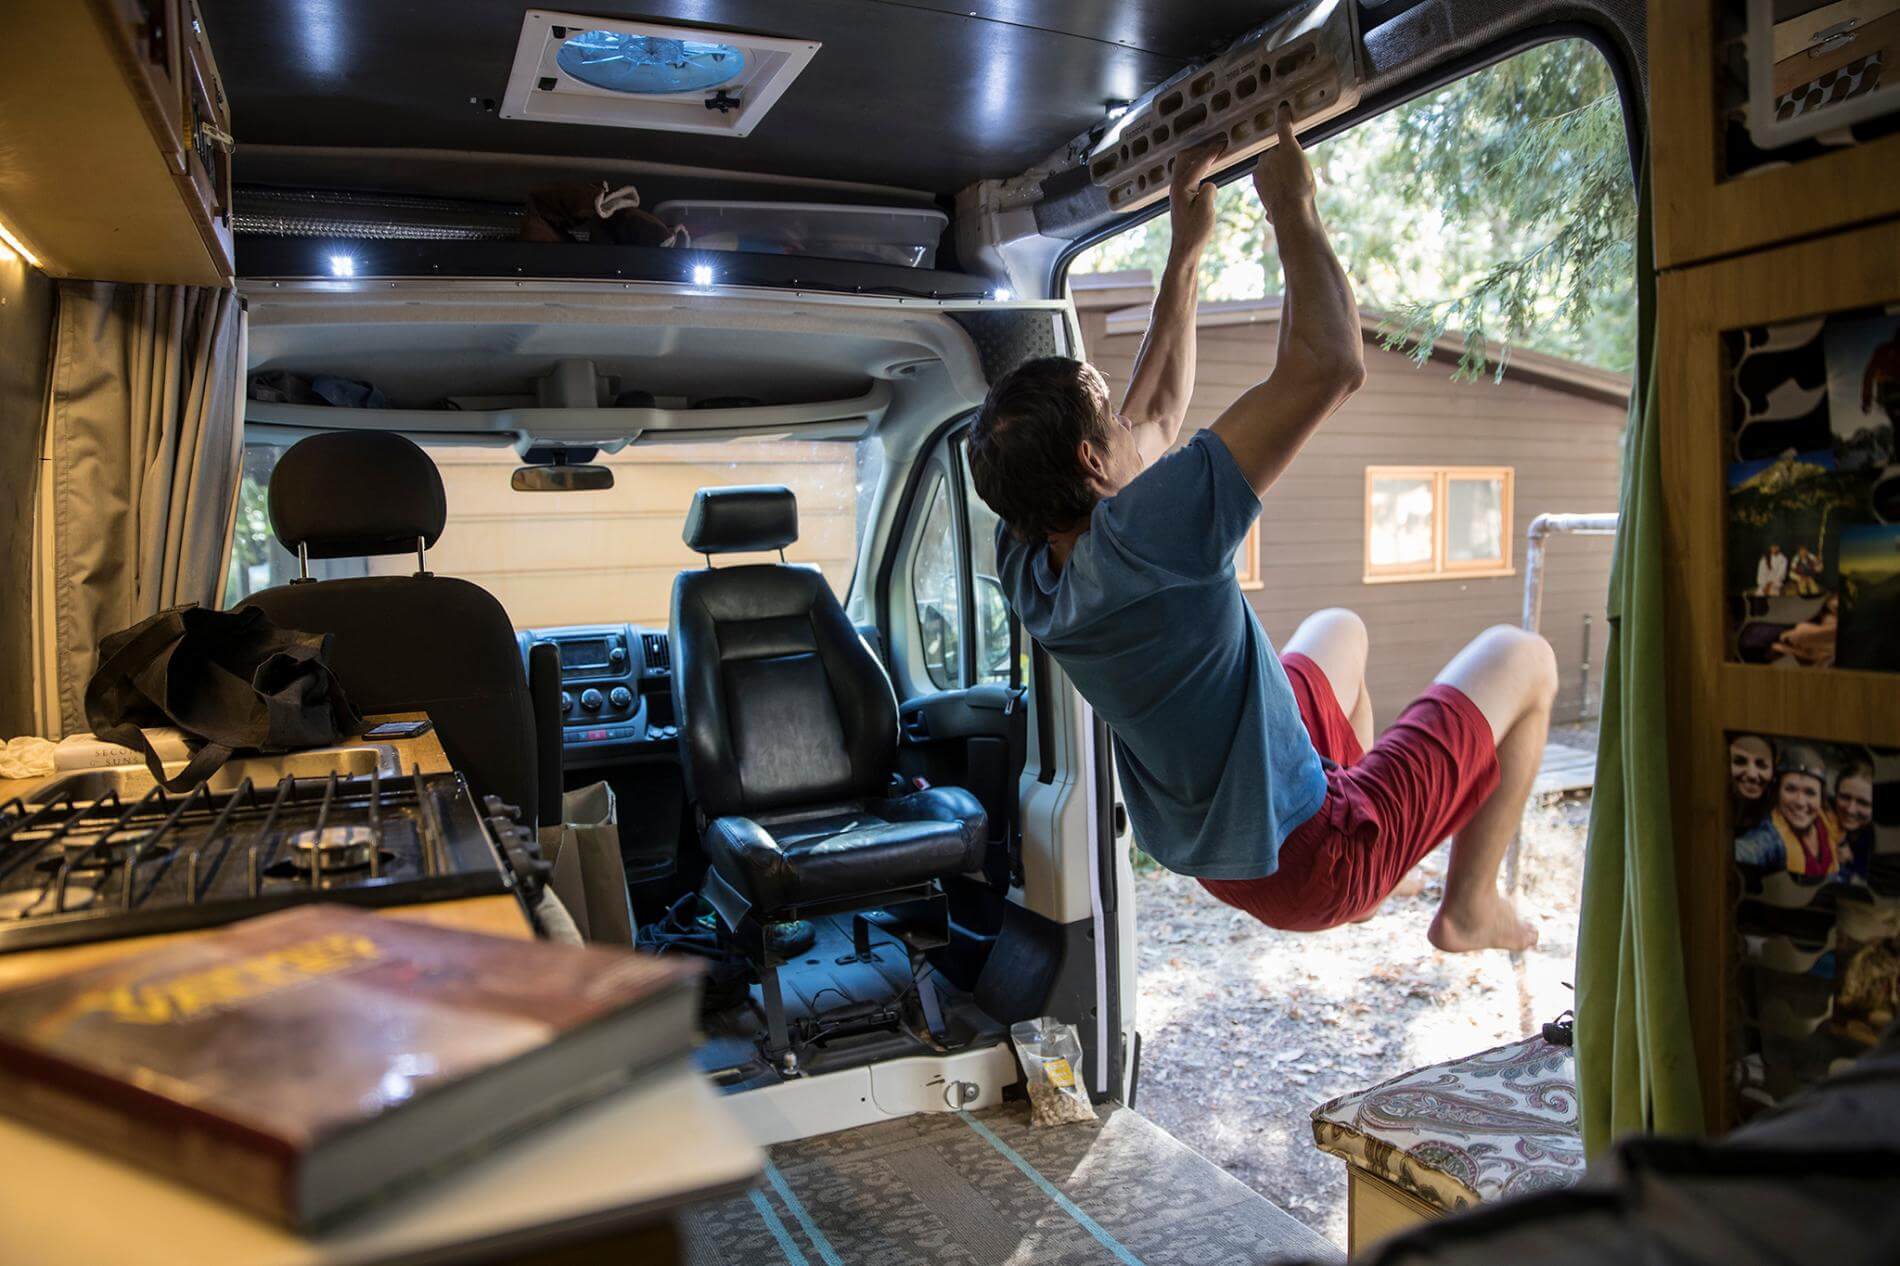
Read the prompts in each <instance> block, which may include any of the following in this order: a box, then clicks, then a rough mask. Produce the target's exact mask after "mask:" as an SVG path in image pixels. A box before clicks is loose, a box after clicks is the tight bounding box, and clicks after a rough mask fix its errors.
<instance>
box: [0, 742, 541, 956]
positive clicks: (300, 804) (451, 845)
mask: <svg viewBox="0 0 1900 1266" xmlns="http://www.w3.org/2000/svg"><path fill="white" fill-rule="evenodd" d="M40 794H43V795H46V796H47V797H48V798H46V799H44V800H19V799H16V800H10V801H7V802H6V803H5V804H0V953H5V952H8V951H13V950H21V949H29V948H39V947H43V946H49V945H63V944H70V943H73V942H77V941H92V940H104V939H108V938H113V937H124V936H145V935H149V934H152V933H157V932H174V931H180V930H184V929H190V928H200V927H209V926H212V925H214V924H219V923H230V922H234V921H235V920H238V919H244V918H249V917H250V916H252V915H255V914H263V913H265V912H266V911H270V910H278V909H282V908H283V907H285V906H291V905H296V904H299V903H301V902H306V901H342V902H347V903H349V904H352V905H365V906H384V905H407V904H411V903H415V902H425V901H443V900H448V899H452V898H459V897H478V896H488V895H494V894H498V893H505V892H509V891H511V890H512V889H514V888H515V887H516V885H515V883H514V880H513V870H512V868H511V867H510V865H509V863H508V861H507V860H506V858H505V857H504V855H503V854H502V853H501V852H500V851H499V850H498V849H497V848H496V845H495V842H494V839H495V837H494V835H493V834H492V833H491V828H490V822H489V821H487V820H485V819H484V816H483V814H482V813H481V811H480V810H479V809H477V807H476V805H475V801H474V798H473V797H472V796H471V795H470V794H469V790H468V785H467V783H466V782H465V781H464V780H463V778H462V776H461V775H460V774H452V773H450V774H425V773H422V772H421V771H420V770H417V771H414V772H412V773H409V774H403V775H395V776H389V775H385V774H383V773H381V772H380V771H372V772H370V773H368V774H361V775H354V776H344V775H340V774H336V773H331V774H330V775H328V776H327V777H321V778H297V777H289V776H287V777H285V778H283V779H281V780H280V781H278V782H276V783H275V784H270V783H265V784H262V785H259V784H256V783H253V782H252V781H251V780H250V779H249V778H246V779H244V780H243V781H241V782H240V783H239V784H238V785H237V786H236V787H235V788H234V789H232V790H228V791H212V790H210V789H209V787H199V788H198V789H197V790H195V791H190V792H184V793H178V794H172V793H168V792H166V791H164V790H162V789H160V788H157V787H154V788H153V789H152V790H150V791H147V792H145V793H144V794H143V795H137V796H133V795H130V794H126V795H121V793H120V792H118V791H107V792H105V793H104V794H103V795H98V796H95V797H88V796H85V795H82V794H79V792H78V791H77V790H75V789H74V788H72V787H71V786H68V787H67V788H65V789H61V788H59V787H57V786H53V787H49V789H48V790H47V791H45V792H42V793H40ZM511 825H512V824H509V823H506V822H505V821H502V822H497V823H496V824H495V826H496V828H497V829H501V830H503V831H504V832H508V831H509V828H510V827H511Z"/></svg>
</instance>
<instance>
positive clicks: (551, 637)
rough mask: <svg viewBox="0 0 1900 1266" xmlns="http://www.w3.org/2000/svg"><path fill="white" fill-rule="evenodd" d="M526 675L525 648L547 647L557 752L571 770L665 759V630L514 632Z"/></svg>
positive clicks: (669, 708)
mask: <svg viewBox="0 0 1900 1266" xmlns="http://www.w3.org/2000/svg"><path fill="white" fill-rule="evenodd" d="M515 641H516V643H517V644H518V645H519V646H520V648H521V661H522V665H523V668H524V671H525V668H526V665H527V661H528V651H529V648H531V647H532V646H534V645H535V644H536V643H538V642H550V643H552V644H553V645H554V647H555V648H556V649H557V650H558V651H559V652H560V656H561V747H562V753H563V757H564V759H565V761H566V763H567V764H569V765H605V764H611V763H613V762H615V761H617V760H621V759H623V758H626V757H632V756H645V755H651V754H654V753H656V752H662V751H663V752H666V753H671V752H672V750H673V745H674V741H675V740H676V739H677V738H678V737H679V728H678V726H677V725H676V724H675V723H674V718H673V693H672V692H673V663H672V648H671V647H670V646H669V644H668V642H667V636H666V630H665V629H647V628H640V627H639V626H637V625H632V624H570V625H563V626H561V627H558V628H540V629H519V630H517V631H516V633H515Z"/></svg>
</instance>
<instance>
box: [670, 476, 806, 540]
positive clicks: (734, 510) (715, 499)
mask: <svg viewBox="0 0 1900 1266" xmlns="http://www.w3.org/2000/svg"><path fill="white" fill-rule="evenodd" d="M680 535H681V537H682V538H684V540H685V541H686V544H687V546H688V547H689V548H690V549H691V550H692V551H693V552H694V553H695V554H746V553H756V552H757V551H760V550H774V549H784V548H785V547H786V546H787V545H790V544H791V543H792V542H793V541H795V540H797V539H798V498H797V497H794V496H793V495H792V490H791V489H790V488H785V487H781V486H778V485H748V486H745V487H737V488H701V489H700V490H699V491H698V492H696V493H694V494H693V508H692V509H690V510H688V511H687V512H686V530H685V531H684V532H682V533H680Z"/></svg>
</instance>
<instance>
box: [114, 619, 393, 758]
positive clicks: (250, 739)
mask: <svg viewBox="0 0 1900 1266" xmlns="http://www.w3.org/2000/svg"><path fill="white" fill-rule="evenodd" d="M329 657H330V635H329V634H327V633H323V634H318V633H301V632H298V631H297V630H296V629H280V628H278V627H277V626H276V625H274V624H272V623H271V622H270V620H269V619H268V618H267V617H266V616H265V615H264V613H263V612H262V611H261V610H259V609H258V608H256V607H240V608H239V609H238V610H236V611H212V610H209V609H207V608H205V607H201V606H199V605H198V604H196V603H187V604H186V605H184V606H182V607H172V608H170V609H169V610H166V611H160V612H159V613H158V614H157V615H154V616H151V617H150V618H148V619H145V620H141V621H140V622H139V623H137V624H135V625H133V626H132V627H131V628H129V629H125V630H122V631H120V632H118V633H113V634H109V635H108V636H107V637H105V638H104V639H103V640H102V641H101V642H100V643H99V669H98V671H97V672H95V673H93V675H92V680H91V681H89V682H87V683H86V721H87V723H88V724H90V725H91V726H92V732H93V733H94V734H96V735H98V736H99V737H100V738H102V739H107V740H109V741H111V742H114V743H117V744H119V745H120V746H121V747H129V748H131V749H133V750H134V751H139V752H144V753H145V764H146V767H147V768H148V769H150V770H151V771H152V777H154V778H156V779H157V780H158V781H159V784H160V785H161V786H163V787H164V788H165V789H166V790H167V791H188V790H190V789H191V788H193V787H196V786H197V785H198V784H199V783H202V782H203V781H204V780H205V779H207V778H209V777H210V776H211V775H212V774H213V773H215V772H217V770H218V768H219V766H221V765H223V764H224V762H225V761H227V760H229V759H230V758H231V756H232V754H233V753H235V752H238V751H259V752H282V751H289V750H291V749H293V748H300V747H323V746H326V745H328V744H331V743H335V742H337V741H338V740H340V739H343V738H347V737H349V736H350V735H353V734H358V733H361V732H362V728H363V718H362V717H360V716H358V715H357V713H356V709H354V708H352V707H351V706H350V701H349V699H348V698H346V697H345V695H344V693H343V687H342V685H341V683H339V682H338V681H337V679H336V674H335V673H333V672H331V671H330V665H329V662H328V661H329ZM146 725H153V726H157V725H175V726H177V727H178V728H179V729H181V730H184V731H185V732H186V733H187V734H190V735H194V736H196V737H198V738H201V739H203V740H204V746H203V747H201V748H199V749H198V750H197V751H196V752H194V753H193V754H192V757H191V761H190V763H189V764H188V765H186V766H185V770H184V772H183V773H181V774H180V775H178V777H176V778H172V779H167V778H166V777H165V767H164V764H163V762H161V761H160V760H159V757H158V753H157V752H156V751H154V750H152V744H151V742H150V741H149V740H148V739H147V738H146V737H145V734H144V733H143V731H142V730H141V729H140V728H139V727H141V726H146Z"/></svg>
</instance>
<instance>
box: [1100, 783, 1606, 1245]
mask: <svg viewBox="0 0 1900 1266" xmlns="http://www.w3.org/2000/svg"><path fill="white" fill-rule="evenodd" d="M1588 818H1589V800H1588V797H1587V795H1584V796H1573V797H1571V798H1568V799H1562V800H1557V801H1555V802H1553V803H1548V804H1542V805H1538V804H1533V805H1532V806H1531V808H1530V809H1529V810H1527V811H1526V813H1525V820H1524V827H1523V833H1522V835H1521V837H1520V838H1521V841H1522V844H1521V846H1522V849H1523V853H1522V858H1521V863H1520V868H1519V874H1520V877H1521V878H1520V882H1521V884H1522V893H1521V896H1520V906H1521V908H1522V909H1523V911H1524V912H1525V913H1526V914H1527V915H1529V916H1530V917H1531V918H1532V919H1533V920H1534V921H1535V922H1536V924H1537V927H1538V932H1539V937H1540V944H1539V946H1538V948H1537V949H1536V950H1534V951H1532V952H1531V953H1529V954H1527V955H1525V956H1523V961H1522V963H1521V964H1514V963H1513V962H1512V959H1511V956H1510V955H1508V954H1505V953H1504V952H1502V951H1497V950H1493V951H1487V952H1484V953H1479V954H1442V953H1440V952H1438V951H1437V950H1435V949H1433V948H1432V946H1431V945H1430V943H1429V942H1427V941H1426V939H1425V929H1426V927H1427V925H1428V924H1429V923H1430V922H1431V916H1432V912H1433V911H1434V910H1435V909H1436V908H1437V904H1438V898H1439V895H1440V892H1441V891H1442V888H1441V877H1442V875H1443V854H1444V850H1442V849H1441V850H1439V852H1438V853H1436V854H1434V855H1433V856H1432V857H1431V858H1428V859H1427V860H1426V863H1425V865H1424V866H1423V867H1422V868H1421V869H1422V870H1423V871H1424V872H1425V878H1426V884H1425V889H1424V891H1423V892H1422V893H1420V894H1419V895H1418V896H1416V897H1394V898H1392V899H1391V900H1389V901H1388V902H1387V903H1386V906H1385V909H1384V910H1383V911H1381V912H1380V914H1379V915H1378V916H1376V917H1375V918H1373V919H1372V920H1371V921H1369V922H1367V923H1362V924H1357V925H1353V926H1350V927H1344V928H1335V929H1333V930H1332V931H1329V932H1320V933H1307V934H1297V933H1284V932H1276V931H1274V930H1272V929H1270V928H1266V927H1262V926H1261V925H1260V924H1259V923H1256V922H1255V921H1254V920H1253V919H1251V918H1249V917H1248V916H1246V915H1244V914H1241V913H1240V912H1239V911H1236V910H1232V909H1230V908H1228V907H1227V906H1224V905H1221V904H1220V903H1219V902H1217V901H1215V900H1214V899H1213V898H1212V897H1210V896H1208V895H1207V893H1206V892H1205V891H1204V890H1203V889H1202V888H1201V887H1200V885H1199V884H1197V883H1195V882H1194V881H1193V880H1191V879H1183V878H1181V877H1180V876H1178V875H1172V874H1169V873H1167V872H1165V871H1161V870H1158V869H1144V870H1142V871H1141V872H1139V873H1138V874H1137V877H1136V884H1135V900H1136V903H1137V904H1136V908H1135V917H1136V920H1137V926H1138V928H1139V932H1140V943H1139V948H1138V951H1137V952H1138V956H1139V959H1138V961H1139V968H1140V985H1139V988H1140V996H1139V1002H1138V1011H1137V1017H1136V1025H1137V1028H1138V1029H1139V1030H1140V1032H1141V1039H1142V1047H1141V1081H1140V1087H1139V1091H1138V1094H1137V1098H1136V1107H1137V1108H1138V1109H1139V1110H1140V1111H1141V1112H1142V1113H1143V1114H1145V1115H1147V1116H1148V1117H1150V1118H1152V1119H1153V1120H1154V1121H1156V1122H1157V1123H1158V1124H1160V1125H1161V1126H1162V1127H1163V1128H1165V1129H1167V1130H1168V1131H1170V1132H1171V1133H1173V1134H1175V1135H1176V1136H1178V1137H1180V1138H1181V1139H1184V1140H1186V1141H1187V1142H1189V1143H1191V1144H1192V1145H1193V1146H1195V1147H1196V1148H1198V1149H1199V1150H1200V1151H1201V1152H1203V1153H1204V1154H1206V1155H1207V1156H1208V1157H1209V1158H1210V1159H1211V1160H1213V1161H1214V1162H1215V1163H1216V1164H1217V1165H1220V1166H1221V1167H1222V1168H1223V1169H1226V1170H1227V1171H1228V1172H1230V1173H1232V1174H1233V1175H1234V1176H1235V1177H1237V1178H1239V1179H1240V1180H1241V1181H1243V1182H1245V1183H1247V1184H1248V1185H1249V1186H1251V1187H1252V1188H1253V1189H1254V1190H1256V1191H1258V1192H1260V1193H1261V1194H1262V1195H1264V1196H1266V1197H1267V1198H1268V1199H1270V1200H1272V1201H1273V1202H1274V1203H1275V1204H1277V1205H1279V1206H1280V1207H1281V1208H1283V1209H1285V1210H1287V1211H1288V1212H1289V1213H1291V1214H1293V1215H1294V1216H1295V1217H1297V1218H1298V1219H1300V1220H1301V1221H1302V1222H1304V1223H1306V1224H1307V1225H1308V1226H1310V1227H1312V1228H1313V1229H1315V1230H1317V1231H1319V1232H1320V1233H1321V1234H1323V1235H1325V1236H1327V1237H1328V1238H1329V1239H1331V1240H1332V1241H1333V1242H1334V1243H1336V1244H1339V1245H1341V1246H1343V1245H1344V1244H1345V1242H1346V1183H1345V1174H1344V1168H1343V1164H1342V1162H1340V1161H1339V1160H1337V1159H1335V1158H1334V1157H1331V1156H1328V1155H1326V1154H1324V1153H1322V1152H1320V1151H1319V1150H1318V1149H1317V1148H1315V1147H1314V1146H1313V1134H1312V1129H1311V1126H1310V1124H1309V1119H1308V1114H1309V1113H1310V1112H1311V1111H1312V1109H1313V1108H1314V1107H1316V1106H1318V1105H1319V1104H1321V1103H1323V1102H1325V1101H1326V1100H1328V1099H1331V1098H1333V1097H1335V1096H1337V1095H1341V1094H1345V1093H1347V1092H1348V1091H1353V1090H1358V1089H1361V1088H1363V1087H1366V1086H1369V1085H1372V1084H1374V1083H1375V1082H1379V1081H1383V1080H1385V1079H1386V1078H1388V1077H1394V1076H1397V1075H1398V1074H1400V1073H1402V1072H1405V1071H1407V1070H1409V1069H1412V1068H1417V1067H1419V1066H1421V1065H1424V1064H1431V1063H1436V1062H1438V1061H1440V1060H1446V1059H1452V1058H1455V1057H1457V1056H1461V1055H1468V1054H1471V1053H1473V1052H1475V1051H1480V1050H1483V1049H1485V1048H1487V1047H1490V1046H1496V1045H1498V1044H1500V1043H1503V1042H1508V1041H1512V1040H1514V1039H1516V1038H1518V1037H1519V1036H1521V1035H1522V1034H1523V1033H1525V1032H1526V1031H1534V1028H1535V1026H1536V1025H1540V1024H1542V1023H1543V1021H1545V1020H1550V1019H1555V1018H1556V1016H1557V1015H1558V1013H1560V1012H1562V1011H1564V1010H1566V1009H1567V1008H1569V1007H1570V1005H1571V1001H1572V999H1571V991H1570V989H1569V987H1568V983H1567V982H1569V981H1570V980H1571V979H1572V964H1573V962H1574V959H1575V954H1576V930H1577V909H1578V895H1579V891H1580V888H1581V884H1582V873H1583V836H1584V828H1585V825H1586V824H1587V821H1588ZM1527 1026H1528V1030H1527Z"/></svg>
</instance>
